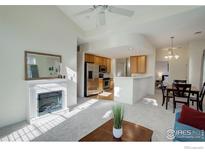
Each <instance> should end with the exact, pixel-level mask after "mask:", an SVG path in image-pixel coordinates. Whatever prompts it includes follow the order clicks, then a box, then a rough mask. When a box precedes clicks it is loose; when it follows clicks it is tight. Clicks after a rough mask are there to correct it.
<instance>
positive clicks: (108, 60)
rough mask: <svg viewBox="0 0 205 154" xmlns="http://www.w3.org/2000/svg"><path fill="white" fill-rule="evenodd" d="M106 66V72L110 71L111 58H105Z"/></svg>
mask: <svg viewBox="0 0 205 154" xmlns="http://www.w3.org/2000/svg"><path fill="white" fill-rule="evenodd" d="M105 66H106V67H107V72H108V73H110V72H111V59H109V58H107V59H106V65H105Z"/></svg>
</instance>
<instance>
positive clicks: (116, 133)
mask: <svg viewBox="0 0 205 154" xmlns="http://www.w3.org/2000/svg"><path fill="white" fill-rule="evenodd" d="M112 133H113V136H114V137H115V138H121V136H122V128H120V129H116V128H114V127H113V129H112Z"/></svg>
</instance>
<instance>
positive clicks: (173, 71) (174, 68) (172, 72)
mask: <svg viewBox="0 0 205 154" xmlns="http://www.w3.org/2000/svg"><path fill="white" fill-rule="evenodd" d="M174 53H176V54H178V55H179V56H180V57H179V59H177V60H176V59H174V58H173V59H172V60H170V61H169V82H170V83H172V81H173V80H175V79H179V80H180V79H181V80H183V79H185V80H187V79H188V49H187V45H184V46H183V47H182V48H181V49H177V50H174ZM156 54H157V55H156V60H157V61H167V60H166V59H165V58H164V56H166V55H168V51H165V50H157V52H156ZM156 73H157V72H156Z"/></svg>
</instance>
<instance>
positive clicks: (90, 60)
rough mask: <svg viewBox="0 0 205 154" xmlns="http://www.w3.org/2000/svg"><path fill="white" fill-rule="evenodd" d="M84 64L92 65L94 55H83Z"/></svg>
mask: <svg viewBox="0 0 205 154" xmlns="http://www.w3.org/2000/svg"><path fill="white" fill-rule="evenodd" d="M85 62H89V63H94V55H91V54H85Z"/></svg>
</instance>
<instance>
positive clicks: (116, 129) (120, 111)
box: [112, 104, 124, 138]
mask: <svg viewBox="0 0 205 154" xmlns="http://www.w3.org/2000/svg"><path fill="white" fill-rule="evenodd" d="M112 113H113V136H114V137H115V138H120V137H121V136H122V122H123V117H124V108H123V106H122V104H115V105H114V106H113V107H112Z"/></svg>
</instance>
